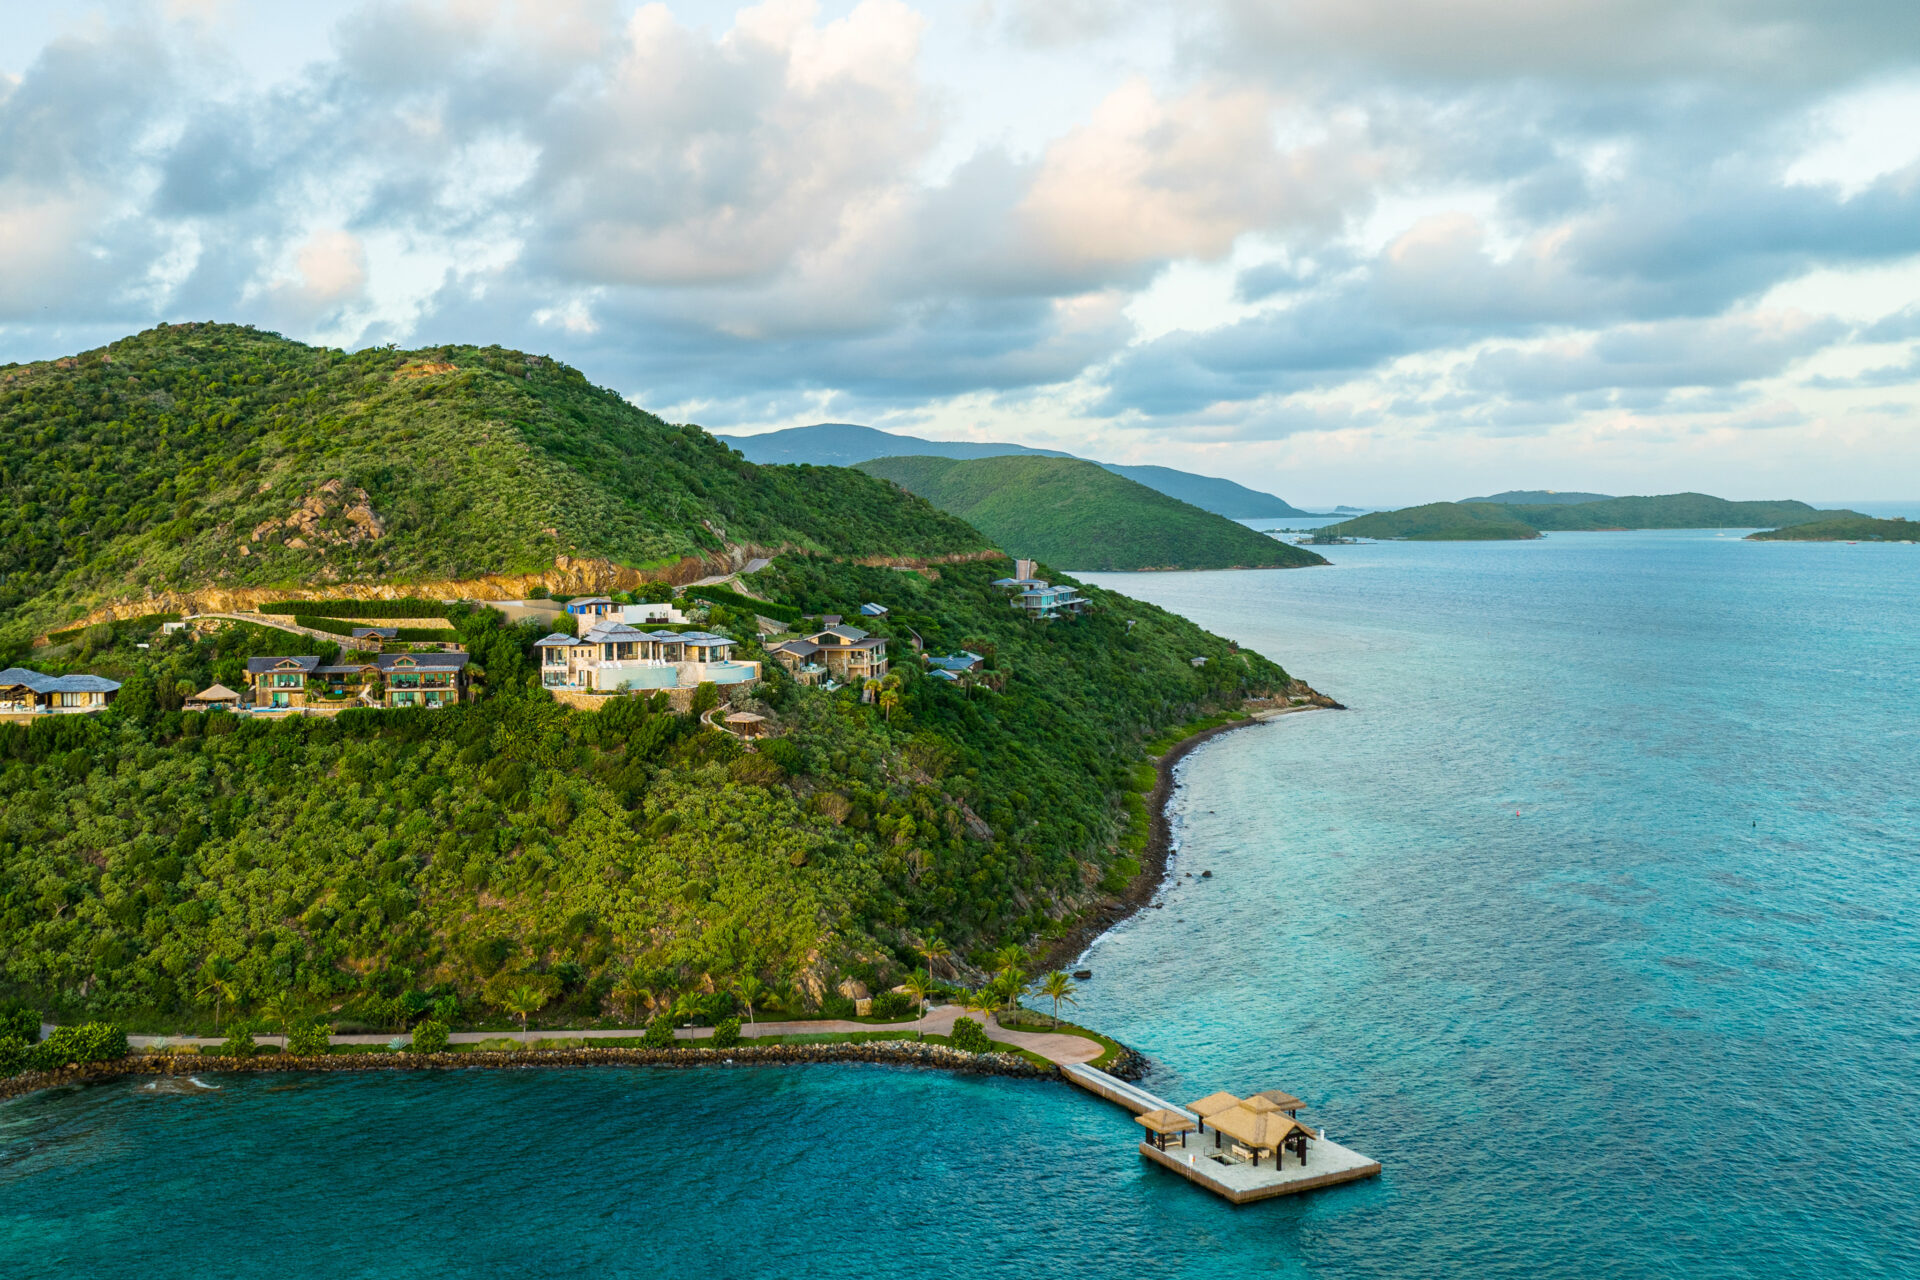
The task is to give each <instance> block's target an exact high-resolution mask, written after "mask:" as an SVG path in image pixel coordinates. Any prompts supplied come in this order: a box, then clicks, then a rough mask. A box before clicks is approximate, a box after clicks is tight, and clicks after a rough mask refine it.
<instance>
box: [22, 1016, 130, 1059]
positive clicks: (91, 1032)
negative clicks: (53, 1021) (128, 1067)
mask: <svg viewBox="0 0 1920 1280" xmlns="http://www.w3.org/2000/svg"><path fill="white" fill-rule="evenodd" d="M126 1056H127V1033H126V1032H124V1031H122V1030H121V1029H120V1028H119V1027H116V1026H114V1025H113V1024H112V1023H110V1022H85V1023H82V1024H80V1025H79V1026H75V1027H60V1028H57V1029H56V1030H55V1031H54V1033H53V1034H52V1035H50V1036H48V1037H47V1038H46V1039H45V1040H44V1041H42V1042H41V1043H39V1044H37V1045H35V1046H34V1047H33V1048H32V1049H31V1050H29V1051H28V1054H27V1069H28V1070H29V1071H57V1070H59V1069H60V1068H61V1067H64V1066H66V1065H67V1064H68V1063H69V1062H108V1061H111V1060H113V1059H115V1058H124V1057H126Z"/></svg>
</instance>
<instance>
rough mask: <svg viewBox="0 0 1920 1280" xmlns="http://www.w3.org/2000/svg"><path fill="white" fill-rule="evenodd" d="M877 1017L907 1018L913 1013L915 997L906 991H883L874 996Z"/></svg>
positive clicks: (874, 1013) (874, 1010) (874, 1012)
mask: <svg viewBox="0 0 1920 1280" xmlns="http://www.w3.org/2000/svg"><path fill="white" fill-rule="evenodd" d="M872 1007H873V1016H874V1017H876V1018H905V1017H907V1016H909V1015H910V1014H912V1013H913V997H912V996H910V995H908V994H907V993H906V992H904V991H882V992H881V993H880V994H879V995H877V996H875V997H874V998H873V1006H872Z"/></svg>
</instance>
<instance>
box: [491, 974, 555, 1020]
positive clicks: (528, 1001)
mask: <svg viewBox="0 0 1920 1280" xmlns="http://www.w3.org/2000/svg"><path fill="white" fill-rule="evenodd" d="M546 1003H547V996H546V993H545V992H544V991H536V990H534V989H533V988H532V987H530V986H527V985H525V984H524V983H523V984H521V985H520V986H517V987H514V988H512V989H510V990H509V991H508V992H507V994H506V995H505V997H503V998H502V999H501V1001H500V1007H501V1008H503V1009H505V1010H506V1011H507V1012H508V1013H511V1014H514V1015H516V1016H517V1017H518V1018H519V1019H520V1030H522V1031H525V1030H526V1029H527V1015H528V1014H530V1013H538V1012H539V1011H540V1010H541V1008H542V1007H544V1006H545V1005H546Z"/></svg>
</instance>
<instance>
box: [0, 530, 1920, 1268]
mask: <svg viewBox="0 0 1920 1280" xmlns="http://www.w3.org/2000/svg"><path fill="white" fill-rule="evenodd" d="M1332 554H1333V556H1334V558H1335V559H1336V560H1337V561H1338V564H1337V566H1336V567H1334V568H1331V569H1316V570H1307V571H1293V572H1284V573H1239V574H1169V575H1149V576H1138V577H1118V576H1116V577H1107V578H1102V579H1100V580H1101V581H1102V582H1104V583H1106V584H1108V585H1112V586H1116V587H1118V588H1120V589H1122V590H1126V591H1129V592H1131V593H1133V594H1136V595H1140V596H1144V597H1147V598H1150V599H1152V600H1154V601H1155V602H1157V603H1160V604H1163V605H1166V606H1168V607H1171V608H1174V609H1177V610H1179V611H1181V612H1184V613H1186V614H1188V615H1189V616H1192V617H1194V618H1195V619H1197V620H1198V621H1200V622H1202V623H1203V624H1205V625H1207V626H1209V627H1212V628H1214V629H1215V630H1218V631H1221V632H1223V633H1226V634H1229V635H1232V636H1234V637H1236V638H1238V639H1239V640H1241V641H1242V642H1243V643H1246V644H1249V645H1252V646H1254V647H1256V648H1258V649H1260V650H1261V651H1263V652H1266V653H1268V654H1271V655H1273V656H1274V657H1276V658H1279V659H1280V660H1281V661H1283V662H1284V663H1285V664H1286V665H1287V666H1288V667H1289V669H1290V670H1293V671H1294V672H1295V673H1296V674H1299V675H1302V676H1304V677H1306V678H1307V679H1309V680H1311V681H1312V682H1313V683H1314V684H1315V685H1317V686H1318V687H1320V688H1322V689H1323V690H1325V691H1327V692H1329V693H1332V694H1334V695H1335V696H1336V697H1338V698H1340V699H1341V700H1342V701H1344V702H1346V703H1348V704H1349V705H1350V706H1351V707H1352V710H1350V711H1347V712H1344V713H1331V712H1329V713H1313V714H1309V715H1302V716H1295V717H1289V718H1287V719H1285V720H1282V721H1280V722H1277V723H1275V724H1271V725H1267V726H1262V727H1259V728H1254V729H1248V730H1245V731H1242V732H1239V733H1235V734H1230V735H1227V736H1225V737H1223V738H1220V739H1217V740H1215V741H1213V742H1211V743H1209V744H1207V745H1205V746H1203V747H1202V748H1201V749H1200V750H1198V751H1196V752H1195V753H1194V754H1193V755H1192V756H1191V757H1190V758H1189V760H1188V762H1187V763H1186V764H1185V765H1184V766H1183V787H1182V790H1181V792H1180V794H1179V798H1178V800H1177V802H1176V812H1177V817H1178V821H1179V825H1180V829H1181V838H1182V851H1181V853H1180V854H1179V856H1178V858H1177V859H1176V864H1175V873H1176V881H1175V884H1174V886H1173V887H1171V888H1169V890H1168V891H1167V892H1166V893H1165V894H1164V895H1163V897H1162V903H1163V905H1162V906H1161V908H1160V909H1157V910H1150V911H1147V912H1144V913H1142V915H1141V916H1139V917H1138V918H1137V919H1136V920H1134V921H1133V922H1130V923H1129V924H1127V925H1126V926H1123V927H1122V928H1121V929H1120V930H1118V931H1116V932H1115V933H1113V934H1111V935H1109V936H1108V937H1107V938H1106V939H1104V940H1102V941H1101V942H1100V943H1099V944H1097V946H1096V947H1095V949H1094V950H1093V951H1092V952H1091V954H1090V957H1089V960H1088V963H1089V964H1090V965H1091V967H1092V968H1093V969H1094V971H1095V975H1096V976H1095V978H1094V979H1093V981H1092V982H1090V983H1089V984H1087V988H1086V990H1085V992H1084V994H1083V998H1082V1006H1081V1012H1082V1014H1083V1015H1084V1016H1085V1017H1086V1018H1088V1019H1089V1020H1091V1021H1093V1022H1095V1023H1096V1024H1098V1025H1100V1026H1102V1027H1105V1028H1107V1029H1109V1030H1111V1031H1113V1032H1114V1033H1115V1034H1118V1035H1120V1036H1121V1037H1122V1038H1124V1039H1127V1040H1128V1041H1130V1042H1131V1043H1134V1044H1136V1045H1138V1046H1139V1047H1141V1048H1142V1049H1144V1050H1145V1051H1147V1052H1148V1053H1149V1054H1150V1055H1151V1056H1152V1057H1153V1058H1154V1059H1155V1061H1156V1063H1157V1064H1158V1065H1157V1067H1156V1071H1155V1074H1154V1075H1153V1077H1151V1078H1150V1079H1149V1081H1148V1082H1147V1083H1148V1085H1149V1087H1152V1088H1155V1089H1156V1090H1158V1091H1160V1092H1163V1093H1165V1094H1167V1095H1168V1096H1170V1097H1173V1098H1175V1099H1176V1100H1182V1101H1184V1100H1186V1099H1187V1098H1189V1097H1192V1096H1197V1095H1198V1094H1200V1093H1204V1092H1210V1091H1212V1090H1213V1089H1215V1088H1220V1087H1226V1088H1232V1089H1249V1090H1251V1089H1257V1088H1265V1087H1270V1086H1280V1087H1284V1088H1287V1089H1290V1090H1293V1091H1294V1092H1296V1093H1299V1094H1301V1095H1302V1096H1304V1097H1305V1098H1306V1099H1307V1100H1308V1102H1309V1103H1310V1105H1311V1110H1310V1111H1309V1112H1308V1113H1307V1114H1308V1116H1309V1117H1310V1118H1311V1119H1312V1120H1314V1121H1315V1122H1316V1123H1317V1124H1320V1125H1322V1126H1324V1127H1326V1128H1327V1129H1328V1130H1329V1131H1330V1132H1331V1134H1332V1135H1333V1136H1334V1137H1336V1138H1338V1139H1339V1140H1341V1141H1343V1142H1345V1143H1347V1144H1349V1145H1351V1146H1354V1147H1356V1148H1357V1149H1359V1150H1362V1151H1365V1152H1367V1153H1368V1154H1370V1155H1373V1156H1375V1157H1377V1158H1379V1159H1380V1160H1382V1161H1383V1162H1384V1163H1385V1166H1386V1172H1385V1174H1384V1175H1383V1176H1382V1177H1381V1178H1379V1179H1377V1180H1375V1181H1372V1182H1369V1183H1363V1184H1359V1185H1356V1186H1350V1187H1345V1188H1336V1189H1333V1190H1329V1191H1325V1192H1321V1193H1317V1194H1314V1195H1310V1196H1302V1197H1298V1198H1294V1199H1290V1200H1282V1201H1276V1202H1271V1203H1268V1204H1264V1205H1256V1206H1248V1207H1245V1208H1240V1209H1234V1208H1231V1207H1229V1206H1227V1205H1225V1204H1223V1203H1221V1202H1219V1201H1216V1200H1214V1199H1212V1198H1211V1197H1208V1196H1205V1195H1203V1194H1201V1193H1198V1192H1196V1191H1194V1190H1192V1189H1191V1188H1188V1187H1187V1186H1186V1185H1185V1184H1183V1183H1180V1182H1179V1181H1177V1180H1176V1179H1174V1178H1172V1177H1171V1176H1170V1175H1167V1174H1164V1173H1162V1172H1160V1171H1158V1170H1155V1169H1152V1168H1149V1167H1146V1166H1145V1165H1144V1162H1143V1161H1142V1160H1141V1159H1140V1158H1139V1156H1138V1155H1137V1154H1135V1153H1134V1151H1133V1145H1132V1144H1133V1141H1134V1134H1133V1130H1134V1128H1135V1126H1133V1125H1131V1124H1130V1123H1128V1122H1127V1121H1126V1120H1125V1118H1124V1117H1123V1116H1122V1115H1121V1113H1119V1112H1118V1111H1116V1110H1114V1109H1112V1108H1110V1107H1108V1106H1106V1105H1105V1104H1102V1103H1098V1102H1096V1101H1093V1100H1091V1099H1089V1098H1086V1097H1084V1096H1083V1095H1080V1094H1078V1093H1076V1092H1074V1091H1072V1090H1069V1089H1066V1088H1063V1087H1054V1086H1047V1085H1034V1084H1020V1083H1013V1082H997V1081H976V1080H965V1079H955V1078H949V1077H946V1076H941V1075H937V1074H919V1073H912V1072H906V1071H896V1070H888V1069H880V1068H855V1067H845V1068H840V1067H834V1068H817V1069H807V1070H789V1071H775V1070H733V1071H725V1070H721V1071H689V1072H672V1071H653V1072H647V1071H624V1070H622V1071H612V1070H604V1071H603V1070H587V1071H547V1072H540V1071H528V1072H512V1073H505V1072H502V1073H494V1072H473V1073H468V1074H461V1075H431V1074H420V1075H405V1076H394V1077H386V1076H352V1077H337V1078H312V1077H287V1076H282V1077H263V1078H260V1079H252V1080H243V1081H228V1082H226V1083H225V1084H224V1086H223V1087H222V1088H220V1089H218V1090H205V1091H203V1090H199V1089H196V1088H193V1087H192V1086H190V1085H189V1086H186V1087H184V1088H183V1089H180V1090H172V1089H170V1090H164V1091H163V1090H158V1089H154V1090H149V1089H145V1088H142V1087H140V1086H139V1085H136V1084H114V1085H108V1086H101V1087H96V1088H91V1089H85V1090H70V1091H65V1092H61V1093H54V1094H45V1095H39V1096H36V1097H33V1098H30V1099H24V1100H20V1101H16V1102H12V1103H8V1104H5V1105H0V1274H3V1275H7V1276H18V1277H27V1276H56V1275H57V1276H63V1277H66V1276H142V1277H152V1276H167V1275H186V1274H196V1275H197V1274H204V1273H206V1272H207V1271H208V1270H209V1269H210V1268H234V1269H244V1270H246V1271H248V1272H254V1273H262V1274H272V1275H276V1276H289V1277H305V1276H326V1277H349V1276H368V1277H388V1276H413V1275H421V1274H429V1273H431V1274H443V1275H475V1276H480V1275H486V1276H492V1275H503V1274H536V1275H595V1276H670V1277H679V1276H842V1275H844V1276H877V1277H909V1276H911V1277H916V1278H921V1277H946V1276H953V1277H972V1276H1008V1275H1034V1276H1038V1275H1055V1274H1061V1273H1062V1272H1063V1271H1064V1270H1065V1269H1066V1268H1068V1267H1071V1268H1073V1269H1074V1270H1075V1271H1078V1272H1085V1273H1087V1274H1100V1275H1117V1276H1128V1277H1133V1276H1140V1277H1159V1276H1169V1277H1171V1276H1179V1277H1188V1276H1212V1275H1216V1274H1227V1273H1230V1274H1256V1275H1269V1274H1277V1275H1310V1276H1329V1277H1333V1276H1338V1277H1372V1276H1393V1277H1416V1276H1432V1275H1443V1274H1453V1275H1473V1276H1622V1277H1643V1276H1644V1277H1655V1276H1711V1277H1722V1276H1725V1277H1734V1276H1753V1277H1773V1276H1796V1277H1797V1276H1822V1277H1825V1276H1897V1275H1915V1274H1920V936H1917V935H1916V931H1915V921H1916V919H1917V918H1920V649H1917V648H1916V644H1915V640H1916V637H1920V548H1914V547H1845V546H1825V545H1796V544H1778V545H1766V544H1753V543H1743V542H1740V541H1739V540H1738V539H1737V538H1735V537H1729V536H1718V535H1715V534H1713V533H1684V532H1683V533H1644V534H1559V535H1554V536H1551V537H1549V538H1546V539H1544V540H1542V541H1539V542H1534V543H1516V544H1485V545H1463V546H1447V545H1418V544H1389V545H1379V546H1362V547H1342V548H1335V549H1334V550H1333V552H1332ZM1200 870H1211V871H1212V872H1213V873H1214V874H1213V877H1212V878H1211V879H1209V880H1206V881H1204V882H1201V883H1193V882H1189V881H1187V880H1186V879H1185V878H1184V877H1185V873H1187V872H1198V871H1200ZM214 1080H215V1081H216V1082H217V1078H214Z"/></svg>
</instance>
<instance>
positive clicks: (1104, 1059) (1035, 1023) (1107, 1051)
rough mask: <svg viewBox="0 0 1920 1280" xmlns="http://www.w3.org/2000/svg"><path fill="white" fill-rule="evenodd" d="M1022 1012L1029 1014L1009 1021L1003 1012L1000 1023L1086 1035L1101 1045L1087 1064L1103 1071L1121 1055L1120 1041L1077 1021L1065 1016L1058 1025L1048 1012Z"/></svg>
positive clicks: (1014, 1027) (1009, 1027)
mask: <svg viewBox="0 0 1920 1280" xmlns="http://www.w3.org/2000/svg"><path fill="white" fill-rule="evenodd" d="M1022 1012H1023V1013H1025V1014H1027V1015H1028V1016H1027V1017H1025V1018H1023V1019H1021V1020H1020V1021H1019V1022H1009V1021H1008V1020H1007V1016H1006V1015H1005V1014H1004V1013H1003V1014H1001V1015H1000V1025H1001V1026H1003V1027H1005V1028H1006V1029H1007V1030H1009V1031H1040V1032H1047V1031H1058V1032H1060V1033H1061V1034H1063V1035H1074V1036H1085V1037H1086V1038H1087V1039H1089V1040H1092V1041H1094V1042H1095V1043H1096V1044H1098V1045H1099V1046H1100V1056H1099V1057H1097V1058H1095V1059H1094V1060H1093V1061H1092V1062H1089V1063H1088V1064H1087V1065H1088V1066H1090V1067H1097V1068H1099V1069H1100V1070H1102V1071H1104V1070H1106V1068H1107V1067H1109V1066H1111V1065H1112V1064H1113V1061H1114V1059H1116V1058H1118V1057H1119V1056H1120V1043H1119V1041H1117V1040H1112V1039H1109V1038H1108V1037H1106V1036H1103V1035H1101V1034H1100V1033H1099V1032H1098V1031H1094V1030H1091V1029H1089V1028H1087V1027H1083V1026H1080V1025H1079V1024H1077V1023H1073V1022H1068V1021H1067V1020H1066V1019H1065V1018H1062V1019H1061V1020H1060V1022H1059V1024H1058V1025H1057V1026H1056V1025H1055V1024H1054V1022H1053V1020H1052V1019H1051V1018H1049V1017H1048V1016H1047V1015H1046V1014H1036V1013H1034V1012H1033V1010H1031V1009H1024V1010H1022Z"/></svg>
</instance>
